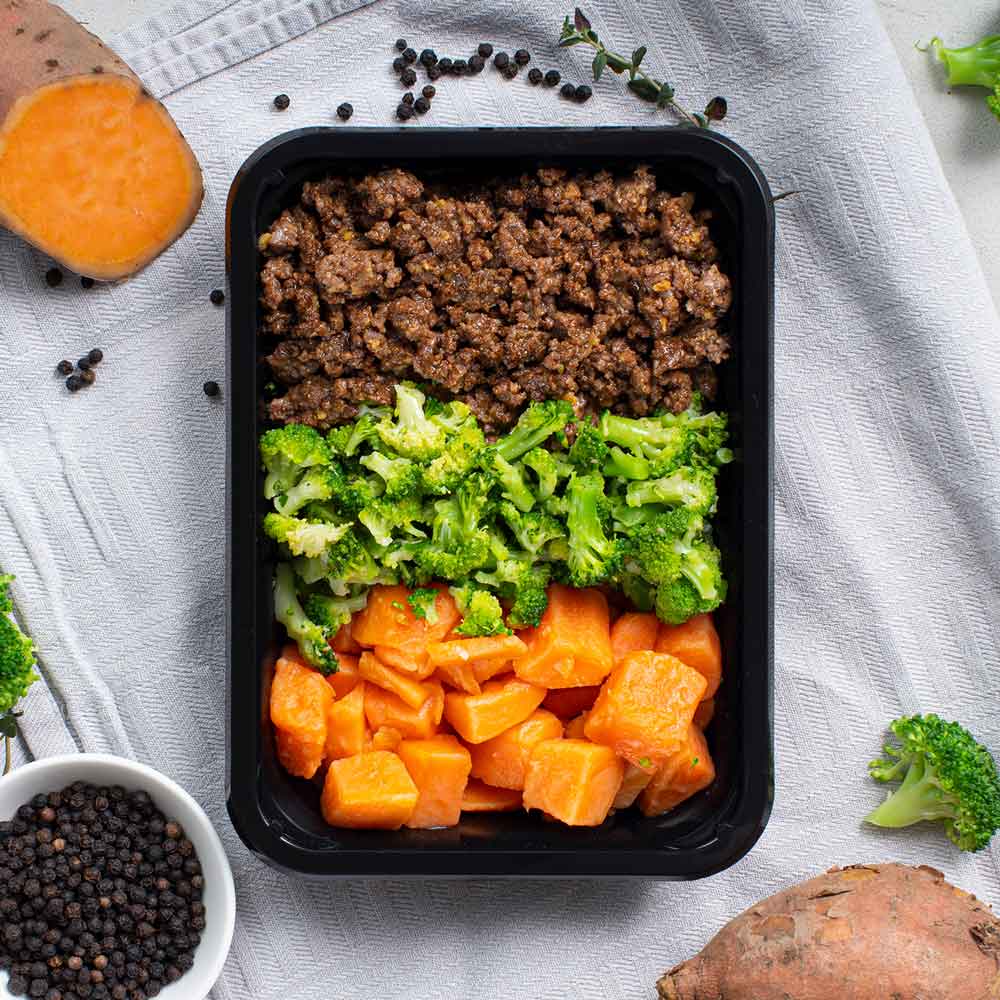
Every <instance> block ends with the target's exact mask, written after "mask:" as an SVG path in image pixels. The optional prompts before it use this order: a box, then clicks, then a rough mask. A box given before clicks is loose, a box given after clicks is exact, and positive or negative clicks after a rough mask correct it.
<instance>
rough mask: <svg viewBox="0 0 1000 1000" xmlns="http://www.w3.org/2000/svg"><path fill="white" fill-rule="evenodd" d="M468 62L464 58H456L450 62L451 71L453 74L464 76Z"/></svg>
mask: <svg viewBox="0 0 1000 1000" xmlns="http://www.w3.org/2000/svg"><path fill="white" fill-rule="evenodd" d="M468 69H469V64H468V63H467V62H466V61H465V60H464V59H456V60H455V61H454V62H453V63H452V64H451V72H452V73H453V74H454V75H455V76H465V74H466V73H467V72H468Z"/></svg>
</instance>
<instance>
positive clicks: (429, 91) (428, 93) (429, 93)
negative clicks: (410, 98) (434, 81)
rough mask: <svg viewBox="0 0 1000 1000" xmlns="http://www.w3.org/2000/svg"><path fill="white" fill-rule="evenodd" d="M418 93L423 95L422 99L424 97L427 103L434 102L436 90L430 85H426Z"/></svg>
mask: <svg viewBox="0 0 1000 1000" xmlns="http://www.w3.org/2000/svg"><path fill="white" fill-rule="evenodd" d="M420 93H421V94H423V95H424V97H426V98H427V100H428V101H433V100H434V95H435V94H436V93H437V90H436V88H434V87H432V86H431V85H430V84H427V86H426V87H424V89H423V90H421V91H420Z"/></svg>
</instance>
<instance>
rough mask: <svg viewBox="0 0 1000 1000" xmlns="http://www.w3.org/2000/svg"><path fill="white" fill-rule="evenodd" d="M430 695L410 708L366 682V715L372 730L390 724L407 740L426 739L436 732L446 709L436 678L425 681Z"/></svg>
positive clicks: (442, 691)
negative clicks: (416, 705)
mask: <svg viewBox="0 0 1000 1000" xmlns="http://www.w3.org/2000/svg"><path fill="white" fill-rule="evenodd" d="M424 683H425V685H426V686H427V687H429V688H430V689H431V696H430V697H429V698H428V699H427V701H425V702H424V703H423V705H421V706H420V708H416V709H414V708H410V706H409V705H407V704H406V702H405V701H402V700H401V699H399V698H398V697H397V696H396V695H394V694H392V693H391V692H389V691H384V690H383V689H382V688H380V687H376V686H375V685H374V684H366V685H365V717H366V718H367V719H368V725H369V726H371V727H372V729H373V730H378V729H379V727H381V726H391V727H392V728H393V729H398V730H399V732H400V733H402V734H403V738H404V739H413V740H420V739H427V738H429V737H431V736H433V735H434V733H435V731H436V730H437V727H438V723H440V721H441V714H442V712H443V711H444V688H442V687H441V685H440V684H437V683H435V682H434V681H425V682H424Z"/></svg>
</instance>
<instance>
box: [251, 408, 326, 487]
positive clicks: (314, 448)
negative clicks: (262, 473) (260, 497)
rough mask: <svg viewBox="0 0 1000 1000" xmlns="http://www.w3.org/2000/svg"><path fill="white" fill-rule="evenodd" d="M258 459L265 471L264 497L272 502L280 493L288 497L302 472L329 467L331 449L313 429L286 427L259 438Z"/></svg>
mask: <svg viewBox="0 0 1000 1000" xmlns="http://www.w3.org/2000/svg"><path fill="white" fill-rule="evenodd" d="M260 457H261V461H262V462H263V463H264V468H265V469H266V470H267V475H266V477H265V478H264V496H265V497H267V499H268V500H272V499H273V498H274V497H276V496H278V495H279V494H281V493H287V492H288V491H289V490H290V489H291V488H292V487H293V486H294V485H295V484H296V483H297V482H298V481H299V477H300V476H301V475H302V473H303V471H304V470H305V469H307V468H309V467H311V466H313V465H325V464H326V463H328V462H329V461H330V449H329V447H328V446H327V443H326V441H324V440H323V438H322V436H321V435H320V433H319V432H318V431H317V430H315V429H314V428H312V427H306V426H305V425H304V424H288V425H287V426H285V427H275V428H273V429H271V430H269V431H265V432H264V433H263V434H262V435H261V437H260Z"/></svg>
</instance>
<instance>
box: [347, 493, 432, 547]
mask: <svg viewBox="0 0 1000 1000" xmlns="http://www.w3.org/2000/svg"><path fill="white" fill-rule="evenodd" d="M422 514H423V505H422V503H421V502H420V498H419V497H415V496H408V497H400V498H398V499H396V500H389V499H386V498H384V497H379V499H377V500H373V501H372V502H371V503H370V504H368V506H367V507H365V509H364V510H363V511H361V513H360V514H358V520H359V521H360V522H361V523H362V524H363V525H364V526H365V527H366V528H367V529H368V530H369V531H370V532H371V536H372V538H374V539H375V542H376V543H377V544H378V545H383V546H391V545H392V544H393V535H394V534H395V533H396V532H405V533H407V534H410V535H414V536H416V537H421V536H423V534H424V531H423V529H422V528H420V527H418V526H417V525H415V524H414V523H413V522H414V521H418V520H421V519H422Z"/></svg>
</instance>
